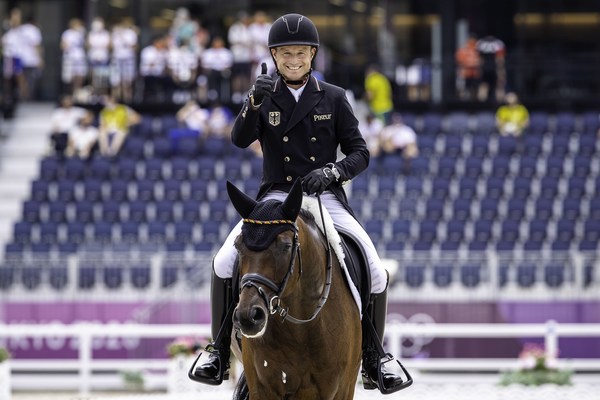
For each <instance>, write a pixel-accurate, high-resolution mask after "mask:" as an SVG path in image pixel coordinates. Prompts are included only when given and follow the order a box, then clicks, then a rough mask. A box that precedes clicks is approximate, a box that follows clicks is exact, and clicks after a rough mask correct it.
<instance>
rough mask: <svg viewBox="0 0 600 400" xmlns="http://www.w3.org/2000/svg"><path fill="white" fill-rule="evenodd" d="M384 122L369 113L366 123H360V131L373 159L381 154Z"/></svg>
mask: <svg viewBox="0 0 600 400" xmlns="http://www.w3.org/2000/svg"><path fill="white" fill-rule="evenodd" d="M383 127H384V125H383V121H382V120H381V119H379V118H377V117H376V116H375V114H373V113H372V112H369V113H368V114H367V116H366V117H365V119H364V121H361V122H360V131H361V132H362V134H363V138H364V139H365V142H367V148H368V149H369V153H370V154H371V156H373V157H377V156H379V154H380V153H381V131H382V130H383Z"/></svg>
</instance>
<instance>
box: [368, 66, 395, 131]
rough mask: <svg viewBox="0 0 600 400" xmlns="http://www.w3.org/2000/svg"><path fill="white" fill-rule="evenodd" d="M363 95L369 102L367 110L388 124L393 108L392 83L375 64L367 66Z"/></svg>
mask: <svg viewBox="0 0 600 400" xmlns="http://www.w3.org/2000/svg"><path fill="white" fill-rule="evenodd" d="M365 95H366V97H367V102H368V104H369V110H370V111H371V112H372V113H373V114H375V116H376V117H377V118H380V119H381V120H382V122H383V123H384V124H388V123H389V120H390V115H391V113H392V111H393V109H394V103H393V100H392V84H391V83H390V81H389V79H388V78H387V77H386V76H385V75H384V74H382V73H381V72H380V70H379V67H378V66H377V65H374V64H371V65H369V66H368V67H367V70H366V77H365Z"/></svg>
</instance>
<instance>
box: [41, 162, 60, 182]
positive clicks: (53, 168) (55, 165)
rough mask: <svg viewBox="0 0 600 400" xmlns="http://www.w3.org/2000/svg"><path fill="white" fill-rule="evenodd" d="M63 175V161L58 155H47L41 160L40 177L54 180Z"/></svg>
mask: <svg viewBox="0 0 600 400" xmlns="http://www.w3.org/2000/svg"><path fill="white" fill-rule="evenodd" d="M61 176H62V163H61V161H60V159H59V158H58V157H56V156H46V157H44V158H42V160H41V161H40V173H39V178H40V179H42V180H45V181H54V180H57V179H59V178H60V177H61Z"/></svg>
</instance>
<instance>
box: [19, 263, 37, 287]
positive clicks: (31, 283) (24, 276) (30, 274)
mask: <svg viewBox="0 0 600 400" xmlns="http://www.w3.org/2000/svg"><path fill="white" fill-rule="evenodd" d="M21 283H22V284H23V286H24V287H25V288H26V289H27V290H30V291H33V290H35V289H37V288H38V287H39V286H40V284H41V283H42V268H41V267H40V266H26V267H23V268H22V269H21Z"/></svg>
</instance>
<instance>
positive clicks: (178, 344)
mask: <svg viewBox="0 0 600 400" xmlns="http://www.w3.org/2000/svg"><path fill="white" fill-rule="evenodd" d="M201 348H202V345H201V344H200V342H199V341H198V340H197V339H196V338H192V337H181V338H177V339H175V340H174V341H172V342H170V343H169V344H168V345H167V352H168V353H169V357H171V358H174V357H177V356H178V355H184V356H191V355H194V354H195V353H196V352H197V351H198V350H200V349H201Z"/></svg>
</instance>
